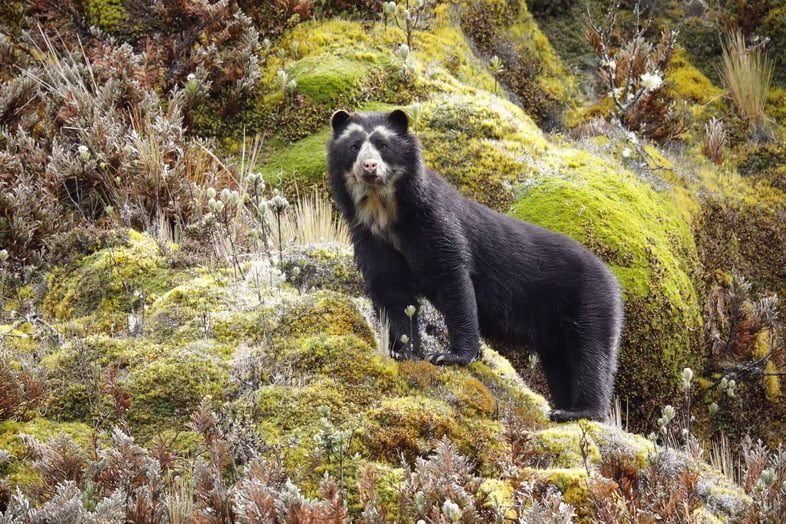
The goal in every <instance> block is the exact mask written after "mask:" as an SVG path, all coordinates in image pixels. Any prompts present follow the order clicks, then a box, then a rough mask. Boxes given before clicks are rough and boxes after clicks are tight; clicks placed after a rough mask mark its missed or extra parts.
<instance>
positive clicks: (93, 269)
mask: <svg viewBox="0 0 786 524" xmlns="http://www.w3.org/2000/svg"><path fill="white" fill-rule="evenodd" d="M173 278H175V274H174V273H173V272H168V271H166V259H165V257H164V256H163V254H162V253H161V250H160V248H159V246H158V244H157V243H156V241H155V240H154V239H153V238H152V237H150V236H149V235H146V234H143V233H138V232H136V231H133V230H130V231H129V236H128V243H127V244H119V245H114V246H111V247H107V248H104V249H102V250H100V251H97V252H95V253H93V254H91V255H88V256H87V257H84V258H82V259H79V260H76V261H74V262H73V263H71V264H69V265H67V266H62V267H58V268H55V269H54V270H53V271H52V272H51V273H50V274H49V275H48V277H47V283H48V285H49V292H48V293H47V295H46V297H45V298H44V303H43V308H44V311H45V312H46V313H47V314H48V315H51V316H52V317H54V318H55V319H57V320H69V319H73V318H78V317H82V316H85V315H89V314H91V313H96V312H98V313H100V315H97V316H96V318H97V319H98V318H100V317H102V316H103V317H104V319H105V322H115V323H119V326H118V327H116V329H122V328H123V327H125V326H124V324H125V321H126V319H125V315H126V314H128V313H132V312H137V311H139V310H141V309H142V308H143V307H145V305H149V304H150V303H152V302H153V300H154V299H155V297H156V295H158V294H159V293H162V292H163V291H165V290H166V289H167V288H168V287H170V284H171V281H172V280H173Z"/></svg>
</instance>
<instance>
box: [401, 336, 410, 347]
mask: <svg viewBox="0 0 786 524" xmlns="http://www.w3.org/2000/svg"><path fill="white" fill-rule="evenodd" d="M399 340H400V341H401V343H402V344H404V345H405V346H406V345H407V344H409V337H408V336H406V335H401V338H400V339H399Z"/></svg>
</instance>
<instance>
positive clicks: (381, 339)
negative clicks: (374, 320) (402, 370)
mask: <svg viewBox="0 0 786 524" xmlns="http://www.w3.org/2000/svg"><path fill="white" fill-rule="evenodd" d="M374 335H375V336H374V338H375V339H376V342H377V351H379V352H380V353H382V354H383V355H385V356H388V355H390V349H391V348H392V347H393V344H392V341H391V340H390V319H388V314H387V313H386V312H385V310H383V309H381V310H379V325H378V326H377V330H376V333H375V334H374Z"/></svg>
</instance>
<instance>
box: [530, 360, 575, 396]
mask: <svg viewBox="0 0 786 524" xmlns="http://www.w3.org/2000/svg"><path fill="white" fill-rule="evenodd" d="M538 355H539V356H540V361H541V365H542V366H543V372H544V373H545V375H546V381H547V382H548V385H549V393H550V394H551V403H552V405H553V406H554V408H555V409H557V410H562V409H569V408H570V406H571V401H572V399H573V394H572V389H571V386H572V379H571V369H570V361H569V359H568V358H566V355H564V354H561V353H560V352H551V353H546V352H538Z"/></svg>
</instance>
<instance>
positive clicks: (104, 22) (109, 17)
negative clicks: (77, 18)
mask: <svg viewBox="0 0 786 524" xmlns="http://www.w3.org/2000/svg"><path fill="white" fill-rule="evenodd" d="M87 14H88V16H89V17H90V23H91V25H94V26H96V27H100V28H101V29H103V30H104V31H110V32H111V31H116V30H118V29H121V28H122V25H123V24H124V23H125V22H126V21H127V20H128V13H127V12H126V10H125V8H124V7H123V1H122V0H88V1H87Z"/></svg>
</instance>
